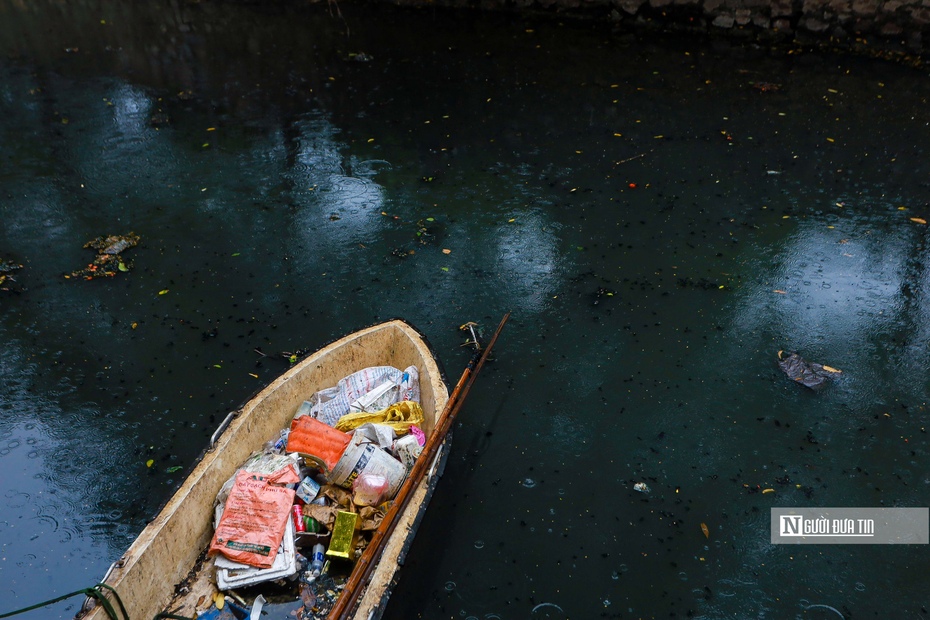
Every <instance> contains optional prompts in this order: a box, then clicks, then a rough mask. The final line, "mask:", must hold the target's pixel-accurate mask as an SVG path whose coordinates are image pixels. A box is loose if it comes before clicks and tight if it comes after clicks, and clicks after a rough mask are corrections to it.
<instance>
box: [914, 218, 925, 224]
mask: <svg viewBox="0 0 930 620" xmlns="http://www.w3.org/2000/svg"><path fill="white" fill-rule="evenodd" d="M911 221H912V222H915V223H917V224H926V223H927V220H925V219H924V218H922V217H912V218H911Z"/></svg>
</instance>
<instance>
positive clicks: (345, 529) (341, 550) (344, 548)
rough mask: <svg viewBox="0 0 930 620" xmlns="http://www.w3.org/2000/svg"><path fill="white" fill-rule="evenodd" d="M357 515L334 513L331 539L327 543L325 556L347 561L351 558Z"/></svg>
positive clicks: (343, 512) (352, 513)
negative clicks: (334, 519)
mask: <svg viewBox="0 0 930 620" xmlns="http://www.w3.org/2000/svg"><path fill="white" fill-rule="evenodd" d="M357 521H358V515H357V514H355V513H354V512H345V511H342V510H340V511H339V512H337V513H336V522H335V523H334V524H333V537H332V538H331V539H330V541H329V549H327V550H326V555H328V556H332V557H334V558H343V559H345V560H348V559H350V558H351V557H352V555H351V554H352V537H353V536H354V535H355V523H356V522H357Z"/></svg>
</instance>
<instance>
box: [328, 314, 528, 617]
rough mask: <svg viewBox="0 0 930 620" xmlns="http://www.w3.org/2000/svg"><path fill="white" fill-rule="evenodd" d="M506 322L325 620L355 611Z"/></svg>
mask: <svg viewBox="0 0 930 620" xmlns="http://www.w3.org/2000/svg"><path fill="white" fill-rule="evenodd" d="M509 318H510V313H509V312H508V313H507V314H505V315H504V318H503V319H501V322H500V325H498V326H497V331H495V332H494V335H493V336H492V337H491V340H490V341H489V342H488V344H487V346H486V347H485V348H484V349H482V350H480V351H478V352H476V353H475V355H474V356H473V357H472V359H471V361H469V362H468V366H466V367H465V372H463V373H462V376H461V378H460V379H459V381H458V383H456V384H455V389H453V390H452V394H450V395H449V400H448V401H446V406H445V408H444V409H443V410H442V413H441V414H440V416H439V420H437V422H436V427H435V428H434V429H433V432H432V433H430V436H429V439H427V440H426V445H425V446H423V452H422V453H421V454H420V456H419V457H417V460H416V462H415V463H414V465H413V469H411V470H410V474H409V475H408V476H407V480H405V481H404V484H403V485H401V487H400V490H399V491H398V492H397V495H396V496H395V497H394V502H393V503H392V504H391V507H390V509H388V511H387V514H386V515H384V519H383V520H382V521H381V525H379V526H378V529H377V530H375V532H374V534H373V535H372V538H371V542H370V543H368V546H367V547H365V551H364V552H362V557H361V558H359V560H358V562H357V563H356V565H355V568H354V570H353V571H352V574H351V575H350V576H349V579H348V581H346V585H345V588H343V591H342V594H341V595H340V596H339V598H338V599H337V601H336V604H335V605H334V606H333V609H332V610H331V611H330V612H329V616H327V620H345V619H346V618H349V617H350V616H351V615H352V613H353V612H354V611H355V608H356V607H357V606H358V602H359V595H360V594H361V592H362V589H363V588H364V586H365V584H367V583H368V579H369V578H370V577H371V573H372V571H373V570H374V568H375V566H376V565H377V563H378V559H379V558H380V557H381V553H382V551H384V546H385V545H386V544H387V540H388V538H390V536H391V533H392V532H393V531H394V528H395V527H396V525H397V521H398V516H399V515H400V514H401V513H402V512H403V511H404V509H405V508H406V507H407V504H408V503H409V501H410V497H411V496H412V495H413V491H414V489H416V488H417V486H418V485H419V484H420V481H421V480H422V479H423V477H424V475H425V474H426V471H427V469H428V468H429V466H430V465H431V463H432V462H433V459H434V458H435V456H436V454H437V453H438V452H439V447H440V446H441V445H442V442H443V441H444V440H445V438H446V435H447V434H448V433H449V429H451V428H452V422H453V421H454V420H455V416H456V415H457V414H458V412H459V409H461V408H462V404H463V403H464V402H465V397H466V396H468V391H469V390H470V389H471V386H472V384H473V383H474V382H475V378H476V377H477V376H478V372H479V371H480V370H481V367H482V366H483V365H484V361H485V360H486V359H487V358H488V354H489V353H490V352H491V349H492V348H493V347H494V343H495V342H497V337H498V336H499V335H500V333H501V330H503V329H504V324H505V323H506V322H507V319H509Z"/></svg>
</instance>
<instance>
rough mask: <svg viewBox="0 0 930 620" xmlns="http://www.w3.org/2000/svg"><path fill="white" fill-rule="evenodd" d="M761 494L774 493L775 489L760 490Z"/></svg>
mask: <svg viewBox="0 0 930 620" xmlns="http://www.w3.org/2000/svg"><path fill="white" fill-rule="evenodd" d="M762 492H763V493H774V492H775V489H762Z"/></svg>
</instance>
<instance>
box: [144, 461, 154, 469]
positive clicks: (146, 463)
mask: <svg viewBox="0 0 930 620" xmlns="http://www.w3.org/2000/svg"><path fill="white" fill-rule="evenodd" d="M154 464H155V459H149V460H147V461H146V462H145V466H146V467H151V466H152V465H154Z"/></svg>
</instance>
